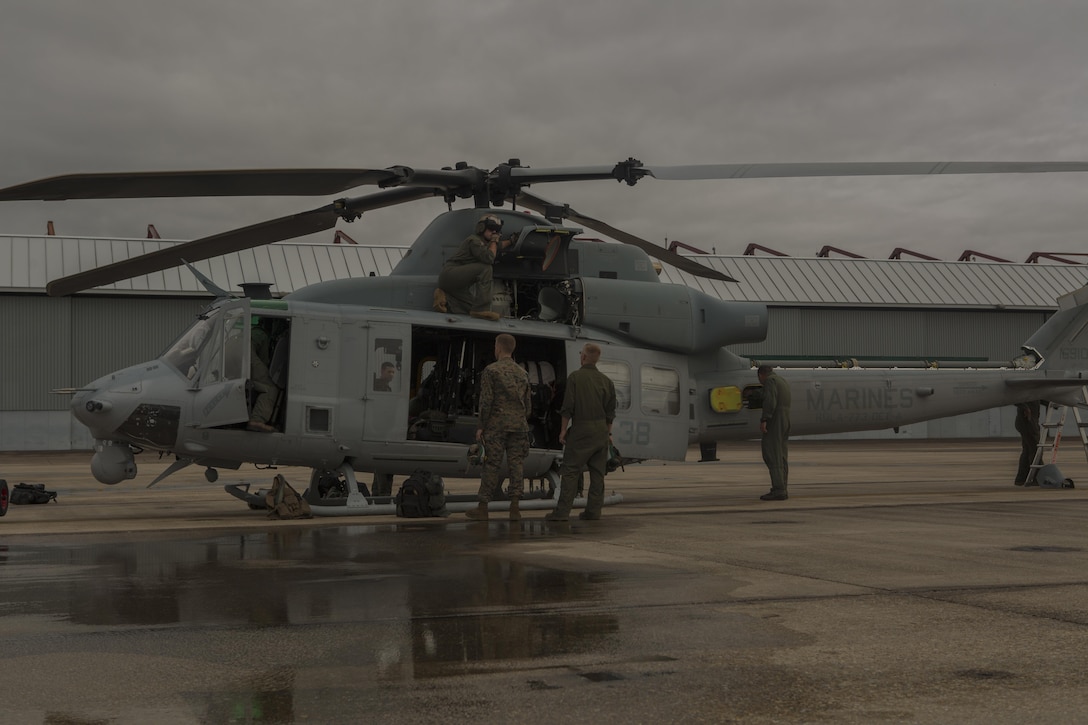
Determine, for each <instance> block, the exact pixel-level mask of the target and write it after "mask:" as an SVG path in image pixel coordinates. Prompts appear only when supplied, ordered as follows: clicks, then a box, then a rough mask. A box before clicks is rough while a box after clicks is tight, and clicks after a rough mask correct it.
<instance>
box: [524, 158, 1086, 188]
mask: <svg viewBox="0 0 1088 725" xmlns="http://www.w3.org/2000/svg"><path fill="white" fill-rule="evenodd" d="M1085 171H1088V162H1083V161H902V162H900V161H871V162H870V161H860V162H845V163H780V164H696V165H691V166H649V165H644V164H642V162H640V161H636V160H634V159H629V160H628V161H621V162H620V163H618V164H616V165H615V166H582V167H570V168H556V169H534V168H531V167H528V168H522V167H515V168H511V169H510V177H511V178H512V179H514V180H515V181H516V182H518V183H521V184H534V183H550V182H556V181H593V180H600V179H615V180H616V181H626V182H627V183H629V184H634V183H635V182H637V181H638V180H639V179H641V178H642V177H644V176H652V177H653V178H655V179H661V180H663V181H694V180H699V179H772V178H793V177H796V178H801V177H817V176H930V175H950V174H1042V173H1075V172H1085Z"/></svg>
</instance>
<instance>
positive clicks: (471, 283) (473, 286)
mask: <svg viewBox="0 0 1088 725" xmlns="http://www.w3.org/2000/svg"><path fill="white" fill-rule="evenodd" d="M494 263H495V253H494V252H492V251H491V250H490V249H489V248H488V246H487V243H486V242H485V241H484V240H483V238H482V237H480V236H479V235H477V234H473V235H471V236H469V237H468V238H467V239H465V241H463V242H461V247H460V248H459V249H458V250H457V254H455V255H453V256H452V257H450V258H449V259H448V260H447V261H446V264H445V266H443V267H442V272H441V274H439V275H438V287H439V289H441V290H442V291H443V292H445V293H446V304H447V306H448V308H449V311H450V312H453V313H455V314H460V315H467V314H468V313H470V312H487V311H489V310H490V309H491V282H492V269H491V265H493V264H494Z"/></svg>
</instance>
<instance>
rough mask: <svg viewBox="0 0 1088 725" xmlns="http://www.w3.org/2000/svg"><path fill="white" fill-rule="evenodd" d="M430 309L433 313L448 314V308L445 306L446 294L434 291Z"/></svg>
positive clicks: (439, 290) (437, 290) (438, 290)
mask: <svg viewBox="0 0 1088 725" xmlns="http://www.w3.org/2000/svg"><path fill="white" fill-rule="evenodd" d="M431 309H433V310H434V311H435V312H448V311H449V307H447V306H446V293H445V292H443V291H442V290H441V289H436V290H435V291H434V302H433V304H432V305H431Z"/></svg>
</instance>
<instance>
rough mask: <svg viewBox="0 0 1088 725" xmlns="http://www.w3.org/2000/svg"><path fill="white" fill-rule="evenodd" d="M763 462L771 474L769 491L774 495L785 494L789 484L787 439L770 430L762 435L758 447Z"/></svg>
mask: <svg viewBox="0 0 1088 725" xmlns="http://www.w3.org/2000/svg"><path fill="white" fill-rule="evenodd" d="M760 448H761V449H762V451H763V462H764V463H766V464H767V470H768V471H769V472H770V474H771V490H772V491H774V492H775V493H787V490H786V489H787V487H788V486H789V482H790V463H789V443H788V439H787V438H786V437H785V436H783V435H781V434H776V432H775V431H774V430H770V431H768V432H767V433H765V434H764V435H763V442H762V444H761V445H760Z"/></svg>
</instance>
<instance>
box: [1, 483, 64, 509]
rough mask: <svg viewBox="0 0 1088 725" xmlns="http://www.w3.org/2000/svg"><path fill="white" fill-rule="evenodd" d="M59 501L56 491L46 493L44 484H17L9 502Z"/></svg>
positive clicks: (12, 490) (9, 497)
mask: <svg viewBox="0 0 1088 725" xmlns="http://www.w3.org/2000/svg"><path fill="white" fill-rule="evenodd" d="M56 500H57V492H56V491H46V490H45V484H44V483H17V484H15V487H14V488H12V489H11V493H10V494H9V495H8V501H9V502H10V503H15V504H24V503H49V502H50V501H56Z"/></svg>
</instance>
